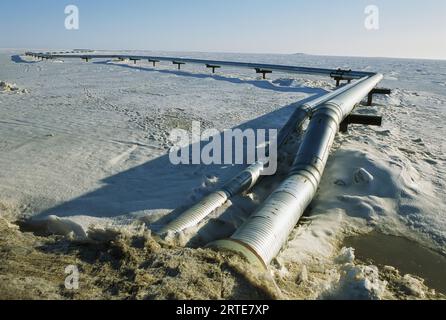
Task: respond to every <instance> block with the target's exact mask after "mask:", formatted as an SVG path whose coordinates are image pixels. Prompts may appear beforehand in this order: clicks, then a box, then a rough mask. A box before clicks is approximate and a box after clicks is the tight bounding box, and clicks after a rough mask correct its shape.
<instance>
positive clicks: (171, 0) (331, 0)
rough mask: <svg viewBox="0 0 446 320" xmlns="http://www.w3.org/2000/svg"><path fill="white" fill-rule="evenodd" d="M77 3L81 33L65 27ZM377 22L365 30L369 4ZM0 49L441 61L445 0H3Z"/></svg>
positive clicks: (445, 56) (444, 47)
mask: <svg viewBox="0 0 446 320" xmlns="http://www.w3.org/2000/svg"><path fill="white" fill-rule="evenodd" d="M69 4H74V5H77V6H78V8H79V10H80V20H79V22H80V29H79V30H76V31H74V30H71V31H69V30H66V29H65V27H64V22H65V17H66V16H65V13H64V9H65V6H67V5H69ZM371 4H373V5H377V6H378V8H379V9H380V28H379V30H375V31H368V30H367V29H366V28H365V27H364V20H365V18H366V14H365V13H364V10H365V7H366V6H367V5H371ZM0 27H1V30H0V47H1V48H27V49H28V48H29V49H34V48H48V49H52V48H55V49H56V48H57V49H59V48H60V49H71V48H92V49H144V50H145V49H148V50H169V51H209V52H250V53H298V52H299V53H300V52H301V53H308V54H325V55H347V56H382V57H411V58H434V59H435V58H436V59H446V0H119V1H118V0H37V1H36V0H1V1H0Z"/></svg>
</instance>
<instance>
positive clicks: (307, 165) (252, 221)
mask: <svg viewBox="0 0 446 320" xmlns="http://www.w3.org/2000/svg"><path fill="white" fill-rule="evenodd" d="M382 78H383V76H382V75H381V74H377V75H374V76H372V77H370V78H367V79H365V80H363V81H361V82H359V83H355V85H354V86H353V87H351V88H350V89H349V90H347V91H345V92H343V93H341V94H340V95H338V96H336V97H335V98H333V99H332V100H330V101H328V102H326V103H324V104H323V105H321V106H320V107H318V108H317V110H316V111H315V112H314V114H313V117H312V119H311V121H310V124H309V127H308V129H307V132H306V134H305V137H304V141H303V143H302V145H301V147H300V149H299V151H298V154H297V156H296V159H295V162H294V164H293V167H292V170H291V172H290V175H289V177H288V178H287V179H286V180H285V181H284V182H283V183H282V185H281V186H280V187H279V188H278V189H277V190H275V191H274V193H273V194H272V195H271V196H270V197H269V198H268V199H267V200H266V201H265V203H264V204H263V205H262V206H261V208H259V209H258V210H257V211H256V212H255V213H254V214H253V215H252V216H251V217H250V218H249V219H248V221H247V222H246V223H245V224H243V225H242V226H241V227H240V228H239V229H238V230H237V231H236V233H235V234H234V235H233V236H232V237H231V238H230V239H229V240H223V241H217V242H215V243H213V244H211V245H210V246H211V247H215V248H219V249H227V250H231V251H235V252H238V253H240V254H242V255H243V256H245V257H246V258H247V259H248V260H249V261H250V262H252V263H255V264H257V265H261V266H263V267H266V266H267V265H269V264H270V263H271V261H272V260H273V259H274V258H275V257H276V256H277V255H278V253H279V252H280V250H281V248H282V247H283V246H284V244H285V243H286V241H287V240H288V237H289V235H290V233H291V232H292V230H293V229H294V227H295V226H296V224H297V223H298V221H299V220H300V218H301V217H302V215H303V213H304V211H305V209H306V208H307V207H308V205H309V204H310V203H311V201H312V199H313V198H314V196H315V195H316V192H317V188H318V186H319V183H320V181H321V178H322V175H323V172H324V170H325V166H326V163H327V160H328V157H329V154H330V149H331V147H332V145H333V142H334V139H335V136H336V134H337V133H338V131H339V126H340V124H341V122H342V121H343V120H344V119H345V118H346V117H347V116H348V115H349V114H350V113H351V112H352V110H353V109H354V107H355V106H356V104H358V103H359V102H360V101H361V100H362V99H363V98H364V97H365V96H367V94H368V93H369V92H370V91H371V90H372V89H373V88H374V87H375V86H376V85H377V84H378V83H379V82H380V81H381V80H382Z"/></svg>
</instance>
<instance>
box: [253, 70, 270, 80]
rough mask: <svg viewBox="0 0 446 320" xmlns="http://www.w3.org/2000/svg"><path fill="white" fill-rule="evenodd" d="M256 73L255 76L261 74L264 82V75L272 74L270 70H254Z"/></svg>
mask: <svg viewBox="0 0 446 320" xmlns="http://www.w3.org/2000/svg"><path fill="white" fill-rule="evenodd" d="M256 73H257V74H259V73H261V74H262V75H263V80H265V79H266V75H267V74H271V73H273V72H272V70H265V69H260V68H256Z"/></svg>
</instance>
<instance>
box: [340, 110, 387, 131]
mask: <svg viewBox="0 0 446 320" xmlns="http://www.w3.org/2000/svg"><path fill="white" fill-rule="evenodd" d="M382 121H383V118H382V117H380V116H368V115H362V114H351V115H349V116H348V117H347V118H345V119H344V121H342V123H341V125H340V129H339V131H340V132H342V133H347V132H348V127H349V125H351V124H362V125H365V126H377V127H381V126H382Z"/></svg>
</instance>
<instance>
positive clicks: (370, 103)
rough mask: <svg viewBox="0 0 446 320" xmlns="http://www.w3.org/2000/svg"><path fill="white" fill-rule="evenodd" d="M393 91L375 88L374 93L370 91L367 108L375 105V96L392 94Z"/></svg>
mask: <svg viewBox="0 0 446 320" xmlns="http://www.w3.org/2000/svg"><path fill="white" fill-rule="evenodd" d="M391 93H392V90H390V89H385V88H375V89H373V90H372V91H370V93H369V95H368V97H367V106H369V107H370V106H372V105H373V95H374V94H391Z"/></svg>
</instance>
